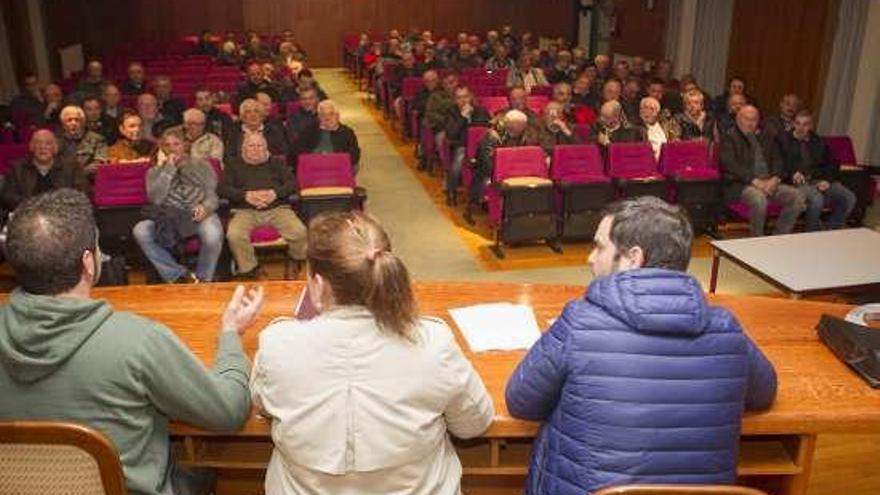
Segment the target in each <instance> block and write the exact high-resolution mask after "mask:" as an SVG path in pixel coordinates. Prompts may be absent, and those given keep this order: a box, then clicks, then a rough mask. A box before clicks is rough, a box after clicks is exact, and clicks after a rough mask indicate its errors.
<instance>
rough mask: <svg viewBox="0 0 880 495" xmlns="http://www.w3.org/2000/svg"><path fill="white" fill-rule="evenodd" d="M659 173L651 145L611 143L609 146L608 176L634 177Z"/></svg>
mask: <svg viewBox="0 0 880 495" xmlns="http://www.w3.org/2000/svg"><path fill="white" fill-rule="evenodd" d="M656 173H657V162H656V161H654V150H653V149H651V144H650V143H644V142H642V143H611V144H610V145H608V175H610V176H611V177H633V176H640V175H646V176H647V175H652V174H656Z"/></svg>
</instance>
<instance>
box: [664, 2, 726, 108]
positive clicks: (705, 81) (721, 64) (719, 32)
mask: <svg viewBox="0 0 880 495" xmlns="http://www.w3.org/2000/svg"><path fill="white" fill-rule="evenodd" d="M678 1H680V0H678ZM733 3H734V0H712V1H711V2H703V1H701V2H697V22H696V26H695V30H694V52H693V63H692V66H693V67H692V68H691V72H693V74H694V76H696V78H697V82H698V83H699V84H700V87H702V88H703V89H704V90H706V91H708V92H709V93H711V94H719V93H722V92H724V86H725V82H726V81H725V79H726V77H727V55H728V51H729V48H730V26H731V22H732V21H733Z"/></svg>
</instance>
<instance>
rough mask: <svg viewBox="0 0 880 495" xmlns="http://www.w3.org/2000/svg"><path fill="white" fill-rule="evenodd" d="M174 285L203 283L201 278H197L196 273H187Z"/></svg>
mask: <svg viewBox="0 0 880 495" xmlns="http://www.w3.org/2000/svg"><path fill="white" fill-rule="evenodd" d="M174 283H175V284H178V285H188V284H200V283H202V281H201V280H199V277H197V276H196V274H195V273H193V272H186V273H184V274H183V275H181V276H180V278H178V279H177V280H175V281H174Z"/></svg>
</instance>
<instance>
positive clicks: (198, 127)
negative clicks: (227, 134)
mask: <svg viewBox="0 0 880 495" xmlns="http://www.w3.org/2000/svg"><path fill="white" fill-rule="evenodd" d="M206 122H207V119H206V117H205V113H204V112H202V111H201V110H199V109H198V108H188V109H187V110H186V111H184V112H183V125H181V126H175V127H171V128H169V130H170V129H175V130H176V131H177V132H179V133H180V134H181V136H183V142H184V147H185V150H186V154H187V155H189V157H190V158H191V159H192V160H194V161H204V162H209V161H210V160H217V161H218V162H220V165H221V167H222V166H223V141H222V140H221V139H220V138H219V137H217V136H216V135H214V134H213V133H210V132H208V131H207V125H206ZM166 159H167V156H166V155H165V152H164V148H160V149H159V160H157V161H158V162H159V163H164V161H165V160H166Z"/></svg>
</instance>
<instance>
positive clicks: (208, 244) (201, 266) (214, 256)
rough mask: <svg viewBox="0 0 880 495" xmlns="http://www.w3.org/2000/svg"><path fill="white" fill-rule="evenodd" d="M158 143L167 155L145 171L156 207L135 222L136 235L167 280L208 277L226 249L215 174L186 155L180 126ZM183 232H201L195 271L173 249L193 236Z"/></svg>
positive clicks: (201, 161) (208, 280)
mask: <svg viewBox="0 0 880 495" xmlns="http://www.w3.org/2000/svg"><path fill="white" fill-rule="evenodd" d="M195 111H196V112H198V110H195ZM199 113H201V112H199ZM208 135H211V134H208ZM211 136H212V135H211ZM213 137H214V139H217V137H216V136H213ZM160 145H161V148H162V153H163V154H164V156H165V160H164V162H162V163H161V164H158V165H156V166H155V167H152V168H151V169H150V170H149V171H148V172H147V197H148V198H149V199H150V204H151V205H152V207H148V208H146V209H145V213H146V215H145V216H146V217H147V218H146V219H144V220H142V221H140V222H139V223H138V224H137V225H135V226H134V231H133V235H134V238H135V240H136V241H137V243H138V245H139V246H140V247H141V250H142V251H143V252H144V255H145V256H146V257H147V259H148V260H150V263H152V264H153V266H154V267H155V268H156V271H158V272H159V276H160V277H161V278H162V280H164V281H165V282H166V283H198V282H210V281H212V280H213V279H214V269H215V268H216V267H217V260H218V259H219V257H220V251H221V250H222V249H223V225H222V224H221V223H220V219H219V218H218V217H217V215H216V214H215V211H216V210H217V206H218V204H219V201H218V198H217V177H216V175H215V174H214V171H213V170H212V169H211V166H210V165H209V164H208V162H206V161H205V160H202V159H197V158H193V157H190V156H187V153H186V143H185V141H184V135H183V133H182V132H181V130H180V129H179V128H170V129H167V130H166V131H165V132H163V133H162V138H161V141H160ZM185 233H189V234H190V236H192V235H197V236H198V237H199V242H200V244H199V258H198V262H197V264H196V271H195V273H193V272H191V271H190V270H189V269H188V268H186V267H185V266H183V265H181V264H180V263H179V262H178V261H177V260H176V259H175V257H174V255H173V254H172V252H173V251H174V250H175V248H177V246H178V245H179V244H181V243H182V242H184V241H185V240H186V238H187V237H190V236H187V235H186V234H185Z"/></svg>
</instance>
